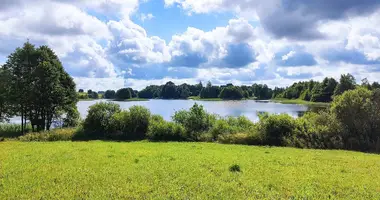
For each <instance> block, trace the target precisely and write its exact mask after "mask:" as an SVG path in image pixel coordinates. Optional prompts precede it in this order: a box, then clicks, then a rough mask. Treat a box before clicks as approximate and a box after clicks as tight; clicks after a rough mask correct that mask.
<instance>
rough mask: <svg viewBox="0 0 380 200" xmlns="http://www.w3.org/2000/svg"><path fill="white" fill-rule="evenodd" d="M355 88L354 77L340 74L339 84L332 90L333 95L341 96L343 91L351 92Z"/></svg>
mask: <svg viewBox="0 0 380 200" xmlns="http://www.w3.org/2000/svg"><path fill="white" fill-rule="evenodd" d="M355 87H356V81H355V78H354V76H352V75H351V74H342V75H341V76H340V80H339V84H338V85H337V86H336V88H335V90H334V95H335V96H336V95H341V94H343V93H344V92H345V91H348V90H353V89H355Z"/></svg>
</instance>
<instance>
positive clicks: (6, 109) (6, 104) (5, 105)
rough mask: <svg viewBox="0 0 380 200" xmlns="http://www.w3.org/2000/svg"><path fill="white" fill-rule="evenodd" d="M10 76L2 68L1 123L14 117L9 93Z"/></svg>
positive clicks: (0, 90)
mask: <svg viewBox="0 0 380 200" xmlns="http://www.w3.org/2000/svg"><path fill="white" fill-rule="evenodd" d="M9 78H10V76H9V74H8V73H7V71H6V70H4V69H3V68H0V122H4V121H6V120H8V119H9V117H10V116H11V115H12V109H11V105H10V101H9V99H8V97H9V95H10V93H9V92H10V91H9V84H8V83H9Z"/></svg>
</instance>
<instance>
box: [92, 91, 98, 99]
mask: <svg viewBox="0 0 380 200" xmlns="http://www.w3.org/2000/svg"><path fill="white" fill-rule="evenodd" d="M91 99H99V94H98V93H97V92H92V93H91Z"/></svg>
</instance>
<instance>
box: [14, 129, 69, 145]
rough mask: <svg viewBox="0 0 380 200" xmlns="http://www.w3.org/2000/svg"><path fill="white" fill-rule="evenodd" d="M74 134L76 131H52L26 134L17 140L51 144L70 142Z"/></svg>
mask: <svg viewBox="0 0 380 200" xmlns="http://www.w3.org/2000/svg"><path fill="white" fill-rule="evenodd" d="M75 134H76V129H74V128H66V129H53V130H51V131H46V132H40V133H28V134H26V135H24V136H20V137H19V140H20V141H24V142H32V141H35V142H51V141H70V140H72V139H73V137H74V135H75Z"/></svg>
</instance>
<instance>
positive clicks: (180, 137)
mask: <svg viewBox="0 0 380 200" xmlns="http://www.w3.org/2000/svg"><path fill="white" fill-rule="evenodd" d="M147 137H148V139H149V140H152V141H184V140H186V139H187V138H186V133H185V128H183V126H181V125H180V124H176V123H174V122H166V121H165V120H163V119H162V118H161V119H158V118H156V119H155V120H152V121H151V123H150V125H149V131H148V134H147Z"/></svg>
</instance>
